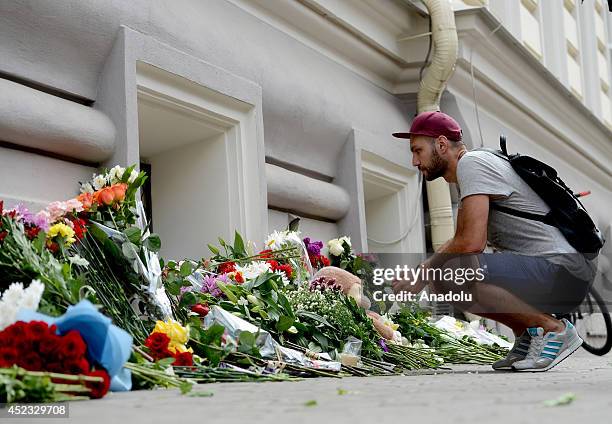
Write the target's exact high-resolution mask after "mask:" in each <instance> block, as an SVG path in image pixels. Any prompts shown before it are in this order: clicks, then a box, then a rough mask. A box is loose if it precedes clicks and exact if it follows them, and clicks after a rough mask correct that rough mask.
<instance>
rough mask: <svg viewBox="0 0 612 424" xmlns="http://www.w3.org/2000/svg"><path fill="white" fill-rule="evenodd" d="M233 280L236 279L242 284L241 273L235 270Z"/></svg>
mask: <svg viewBox="0 0 612 424" xmlns="http://www.w3.org/2000/svg"><path fill="white" fill-rule="evenodd" d="M234 280H235V281H236V282H237V283H238V284H242V283H244V278H242V274H241V273H239V272H237V273H236V274H235V275H234Z"/></svg>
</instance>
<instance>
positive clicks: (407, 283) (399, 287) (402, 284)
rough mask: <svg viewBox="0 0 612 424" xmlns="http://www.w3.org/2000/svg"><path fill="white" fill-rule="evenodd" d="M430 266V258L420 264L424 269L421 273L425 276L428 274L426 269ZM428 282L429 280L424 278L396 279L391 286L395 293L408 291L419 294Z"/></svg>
mask: <svg viewBox="0 0 612 424" xmlns="http://www.w3.org/2000/svg"><path fill="white" fill-rule="evenodd" d="M428 266H429V260H426V261H425V262H423V263H422V264H421V265H419V268H422V269H423V273H422V274H420V275H422V276H424V275H425V274H426V270H427V268H428ZM427 283H428V282H427V281H425V280H424V279H423V278H420V279H418V280H416V281H412V280H395V281H393V283H391V287H392V288H393V293H401V292H408V293H414V294H418V293H420V292H421V290H423V289H424V288H425V286H426V285H427Z"/></svg>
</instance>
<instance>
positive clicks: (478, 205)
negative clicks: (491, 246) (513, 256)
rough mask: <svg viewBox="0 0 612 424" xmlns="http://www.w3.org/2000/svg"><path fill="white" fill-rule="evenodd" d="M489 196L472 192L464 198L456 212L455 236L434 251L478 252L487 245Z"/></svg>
mask: <svg viewBox="0 0 612 424" xmlns="http://www.w3.org/2000/svg"><path fill="white" fill-rule="evenodd" d="M488 222H489V196H488V195H486V194H474V195H471V196H468V197H466V198H464V199H463V200H462V201H461V204H460V205H459V210H458V212H457V230H456V231H455V236H454V237H453V238H452V239H450V241H449V242H447V243H445V244H444V245H443V246H442V247H441V248H440V249H438V251H437V252H436V253H479V252H482V251H483V250H484V248H485V247H486V245H487V224H488Z"/></svg>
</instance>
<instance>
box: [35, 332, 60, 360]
mask: <svg viewBox="0 0 612 424" xmlns="http://www.w3.org/2000/svg"><path fill="white" fill-rule="evenodd" d="M60 340H61V337H60V336H58V335H57V334H54V333H52V332H50V331H49V332H48V333H47V334H45V335H44V336H43V338H42V339H40V342H39V343H38V350H39V352H40V353H41V354H42V355H44V356H45V357H47V356H51V355H52V354H55V353H56V352H57V350H58V348H59V345H60Z"/></svg>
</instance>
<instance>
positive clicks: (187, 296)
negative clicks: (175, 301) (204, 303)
mask: <svg viewBox="0 0 612 424" xmlns="http://www.w3.org/2000/svg"><path fill="white" fill-rule="evenodd" d="M179 292H180V289H179ZM196 303H198V298H197V297H196V295H195V293H194V292H190V291H188V292H185V293H183V296H182V297H181V301H180V302H179V306H180V307H182V308H185V307H191V306H193V305H195V304H196Z"/></svg>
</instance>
